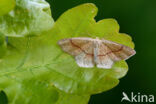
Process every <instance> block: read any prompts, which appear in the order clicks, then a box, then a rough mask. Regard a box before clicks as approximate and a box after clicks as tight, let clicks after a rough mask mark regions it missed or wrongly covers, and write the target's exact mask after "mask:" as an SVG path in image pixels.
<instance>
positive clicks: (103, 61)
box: [95, 42, 114, 69]
mask: <svg viewBox="0 0 156 104" xmlns="http://www.w3.org/2000/svg"><path fill="white" fill-rule="evenodd" d="M109 51H110V49H109V48H108V47H107V46H106V45H104V44H102V43H101V42H100V43H99V44H98V52H97V57H95V59H96V66H97V67H98V68H104V69H110V68H111V67H112V65H113V63H114V61H113V60H112V59H111V58H110V57H109V56H108V55H106V54H107V53H108V52H109Z"/></svg>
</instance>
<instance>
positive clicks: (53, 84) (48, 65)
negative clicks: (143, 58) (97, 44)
mask: <svg viewBox="0 0 156 104" xmlns="http://www.w3.org/2000/svg"><path fill="white" fill-rule="evenodd" d="M96 13H97V8H96V6H95V5H94V4H90V3H89V4H88V3H87V4H83V5H80V6H77V7H75V8H72V9H70V10H68V11H66V12H65V13H64V14H63V15H61V16H60V18H59V19H58V20H57V21H56V23H55V25H54V27H53V28H52V29H51V30H49V31H47V32H44V33H42V34H41V35H39V36H34V37H9V39H8V47H7V49H8V50H7V55H5V56H4V58H3V59H2V61H1V62H0V89H2V90H3V91H5V93H6V94H7V96H8V99H9V103H11V104H14V103H15V104H21V102H22V103H23V104H31V102H32V104H35V103H36V104H38V103H39V104H49V103H47V102H48V101H49V102H52V104H87V102H88V99H89V96H90V95H92V94H96V93H100V92H103V91H107V90H109V89H111V88H113V87H115V86H116V85H117V84H118V82H119V80H118V79H119V78H121V77H123V76H125V74H126V73H127V71H128V66H127V64H126V62H125V61H120V62H117V63H115V64H114V66H113V67H112V68H111V69H109V70H106V69H99V68H96V67H94V68H80V67H79V66H78V65H77V64H76V62H75V59H74V58H73V57H72V56H71V55H69V54H67V53H65V52H63V51H62V49H61V48H60V47H59V45H58V44H57V42H58V40H60V39H64V38H71V37H82V36H83V37H92V38H95V37H100V38H105V39H108V40H112V41H115V42H118V43H121V44H124V45H127V46H129V47H132V48H134V44H133V42H132V41H131V38H130V37H129V36H128V35H125V34H121V33H119V25H118V24H117V22H116V21H115V20H114V19H104V20H101V21H99V22H96V21H95V20H94V17H95V15H96ZM21 95H22V96H21ZM42 95H43V96H42ZM43 97H44V98H45V100H42V99H43ZM35 101H37V102H35Z"/></svg>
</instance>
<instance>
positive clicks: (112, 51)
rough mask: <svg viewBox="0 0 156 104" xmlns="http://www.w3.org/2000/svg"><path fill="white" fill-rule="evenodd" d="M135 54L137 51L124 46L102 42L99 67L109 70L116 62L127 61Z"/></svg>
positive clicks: (98, 61)
mask: <svg viewBox="0 0 156 104" xmlns="http://www.w3.org/2000/svg"><path fill="white" fill-rule="evenodd" d="M135 53H136V52H135V50H133V49H131V48H129V47H127V46H124V45H122V44H118V43H115V42H112V41H108V40H101V42H100V44H99V51H98V55H97V67H99V68H106V69H109V68H111V67H112V65H113V63H114V62H116V61H120V60H126V59H128V58H129V57H131V56H133V55H134V54H135Z"/></svg>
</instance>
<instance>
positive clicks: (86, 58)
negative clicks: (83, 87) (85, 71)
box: [75, 53, 94, 68]
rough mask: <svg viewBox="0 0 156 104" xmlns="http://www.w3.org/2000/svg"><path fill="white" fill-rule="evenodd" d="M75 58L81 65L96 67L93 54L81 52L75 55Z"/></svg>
mask: <svg viewBox="0 0 156 104" xmlns="http://www.w3.org/2000/svg"><path fill="white" fill-rule="evenodd" d="M75 59H76V63H77V64H78V65H79V66H80V67H86V68H91V67H94V60H93V56H91V55H87V54H85V53H81V54H79V55H77V56H75Z"/></svg>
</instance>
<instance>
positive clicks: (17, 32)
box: [0, 0, 53, 37]
mask: <svg viewBox="0 0 156 104" xmlns="http://www.w3.org/2000/svg"><path fill="white" fill-rule="evenodd" d="M7 1H10V0H7ZM11 1H12V0H11ZM7 7H9V6H7ZM52 26H53V19H52V18H51V12H50V6H49V4H48V3H47V2H45V1H43V0H16V6H15V8H14V10H12V11H11V12H9V13H8V14H6V15H4V16H1V17H0V31H1V32H2V33H3V34H5V35H6V36H18V37H20V36H24V35H37V34H39V33H40V32H42V31H45V30H48V29H50V28H51V27H52Z"/></svg>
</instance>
